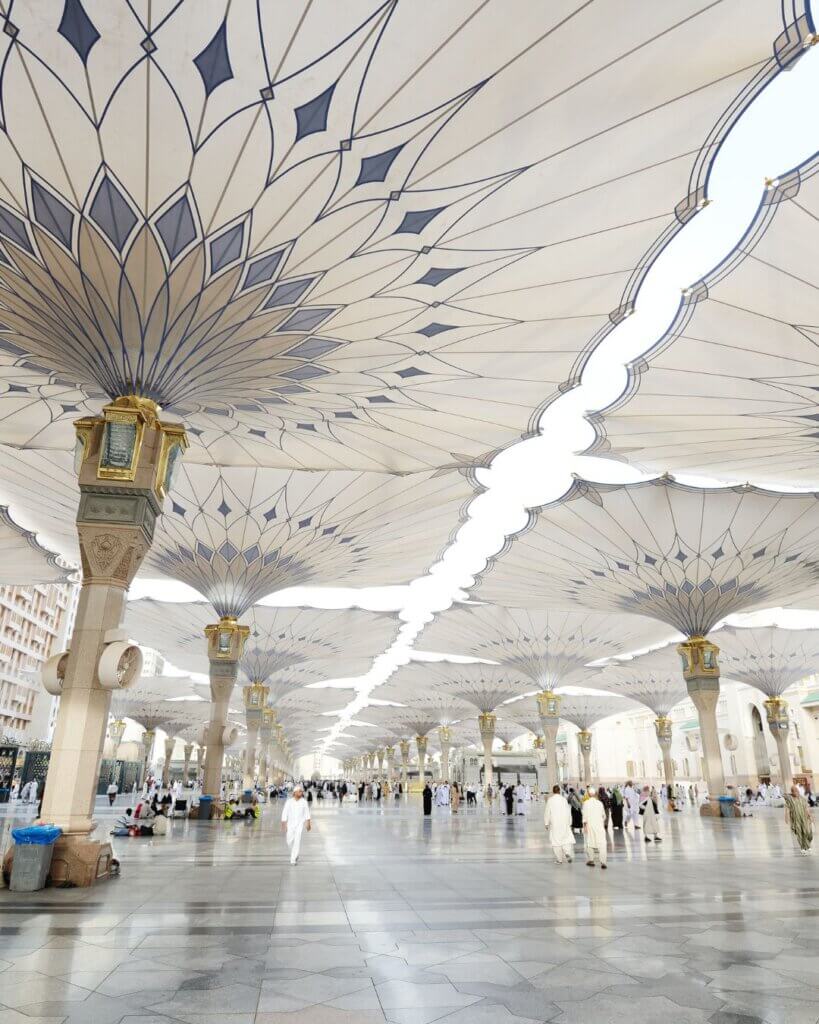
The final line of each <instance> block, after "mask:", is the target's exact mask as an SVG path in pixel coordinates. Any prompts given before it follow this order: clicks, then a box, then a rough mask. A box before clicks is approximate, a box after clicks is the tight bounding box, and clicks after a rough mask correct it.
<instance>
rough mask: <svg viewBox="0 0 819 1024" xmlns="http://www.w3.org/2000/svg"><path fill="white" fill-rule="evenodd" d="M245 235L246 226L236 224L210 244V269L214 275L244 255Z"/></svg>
mask: <svg viewBox="0 0 819 1024" xmlns="http://www.w3.org/2000/svg"><path fill="white" fill-rule="evenodd" d="M244 233H245V226H244V224H236V225H235V226H234V227H232V228H230V229H229V230H228V231H225V232H224V234H221V235H219V237H218V238H214V240H213V241H212V242H211V243H210V269H211V270H212V272H213V273H214V274H215V273H216V272H217V270H221V269H222V267H226V266H227V265H228V264H229V263H233V261H234V260H238V258H239V257H240V256H241V255H242V239H243V238H244Z"/></svg>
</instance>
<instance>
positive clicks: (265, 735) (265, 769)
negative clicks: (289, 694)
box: [259, 708, 276, 792]
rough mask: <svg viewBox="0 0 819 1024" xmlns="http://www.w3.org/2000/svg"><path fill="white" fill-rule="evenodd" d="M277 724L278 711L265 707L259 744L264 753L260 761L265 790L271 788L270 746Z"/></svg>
mask: <svg viewBox="0 0 819 1024" xmlns="http://www.w3.org/2000/svg"><path fill="white" fill-rule="evenodd" d="M275 724H276V712H275V711H274V710H273V708H265V709H264V711H262V724H261V728H260V729H259V744H260V746H261V754H262V756H261V761H260V763H259V781H260V782H261V784H262V786H264V789H265V792H267V791H268V790H269V789H270V754H271V750H270V746H271V743H272V742H273V727H274V725H275Z"/></svg>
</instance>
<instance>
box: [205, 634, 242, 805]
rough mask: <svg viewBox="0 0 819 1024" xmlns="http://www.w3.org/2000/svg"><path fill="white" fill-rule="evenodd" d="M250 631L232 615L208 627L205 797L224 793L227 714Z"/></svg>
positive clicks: (217, 796)
mask: <svg viewBox="0 0 819 1024" xmlns="http://www.w3.org/2000/svg"><path fill="white" fill-rule="evenodd" d="M249 633H250V630H249V629H248V627H247V626H240V625H239V623H238V622H237V621H236V619H235V618H234V617H233V616H232V615H223V616H222V618H221V619H219V621H218V622H217V623H215V624H214V625H211V626H206V627H205V636H206V637H207V640H208V659H209V661H210V699H211V705H210V721H209V722H208V726H207V730H206V737H207V747H208V759H207V761H206V762H205V783H204V786H203V791H204V793H205V795H206V796H211V797H213V798H214V799H217V800H218V799H219V796H220V795H221V792H222V764H223V762H224V758H225V746H226V745H227V744H226V742H225V741H226V740H228V739H229V737H228V736H227V735H226V734H227V733H228V732H229V730H228V728H227V713H228V706H229V704H230V698H231V694H232V693H233V687H234V686H235V684H236V676H237V675H238V672H239V659H240V658H241V657H242V652H243V650H244V644H245V640H246V639H247V637H248V634H249Z"/></svg>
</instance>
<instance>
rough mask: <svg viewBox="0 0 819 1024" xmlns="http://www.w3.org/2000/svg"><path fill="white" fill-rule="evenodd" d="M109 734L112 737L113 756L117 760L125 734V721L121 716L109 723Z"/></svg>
mask: <svg viewBox="0 0 819 1024" xmlns="http://www.w3.org/2000/svg"><path fill="white" fill-rule="evenodd" d="M108 735H109V736H110V737H111V757H112V758H113V759H114V760H115V761H116V759H117V751H118V750H119V745H120V743H122V737H123V736H124V735H125V722H124V721H123V720H122V719H121V718H116V719H114V720H113V721H112V722H111V723H110V724H109V725H108Z"/></svg>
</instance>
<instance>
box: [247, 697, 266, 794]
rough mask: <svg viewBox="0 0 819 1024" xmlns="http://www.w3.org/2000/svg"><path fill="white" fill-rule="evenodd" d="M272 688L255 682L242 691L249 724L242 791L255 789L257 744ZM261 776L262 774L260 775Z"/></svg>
mask: <svg viewBox="0 0 819 1024" xmlns="http://www.w3.org/2000/svg"><path fill="white" fill-rule="evenodd" d="M269 696H270V687H268V686H265V685H264V684H263V683H260V682H254V683H251V684H250V686H245V687H244V688H243V689H242V698H243V700H244V704H245V721H246V722H247V742H246V744H245V763H244V777H243V779H242V789H253V783H254V781H255V778H256V744H257V743H258V741H259V730H260V729H261V727H262V715H263V713H264V706H265V704H267V698H268V697H269ZM260 774H261V773H260Z"/></svg>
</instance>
